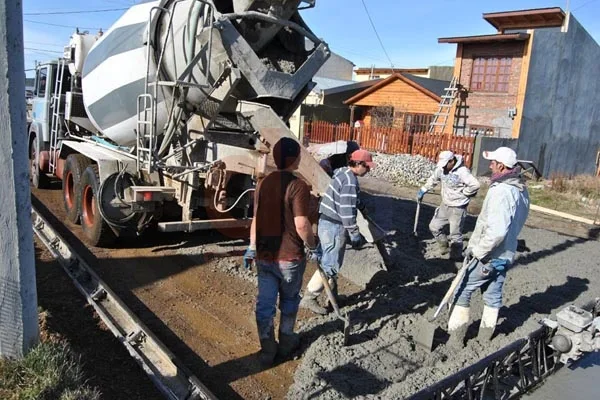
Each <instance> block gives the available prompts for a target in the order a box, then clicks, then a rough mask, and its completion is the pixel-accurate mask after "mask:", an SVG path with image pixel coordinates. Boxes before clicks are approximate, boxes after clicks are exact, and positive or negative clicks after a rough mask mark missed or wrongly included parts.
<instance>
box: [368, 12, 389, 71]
mask: <svg viewBox="0 0 600 400" xmlns="http://www.w3.org/2000/svg"><path fill="white" fill-rule="evenodd" d="M361 1H362V5H363V7H364V8H365V12H366V13H367V17H368V18H369V22H370V23H371V26H372V27H373V31H374V32H375V36H377V40H379V44H380V45H381V48H382V49H383V52H384V53H385V56H386V57H387V59H388V61H389V62H390V67H392V71H394V63H393V62H392V59H391V58H390V56H389V54H388V52H387V51H386V50H385V46H384V45H383V41H382V40H381V38H380V37H379V33H377V29H376V28H375V24H374V23H373V20H372V19H371V14H369V10H368V9H367V5H366V4H365V0H361Z"/></svg>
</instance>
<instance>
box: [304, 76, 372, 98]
mask: <svg viewBox="0 0 600 400" xmlns="http://www.w3.org/2000/svg"><path fill="white" fill-rule="evenodd" d="M313 81H314V82H315V83H316V84H317V85H316V86H315V87H314V88H313V91H315V92H319V93H323V94H324V95H329V94H334V93H340V92H345V91H348V90H355V89H364V88H368V87H371V86H373V85H375V84H376V83H378V82H379V81H381V79H373V80H370V81H362V82H356V81H347V80H342V79H331V78H322V77H318V76H315V77H313Z"/></svg>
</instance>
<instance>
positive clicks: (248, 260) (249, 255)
mask: <svg viewBox="0 0 600 400" xmlns="http://www.w3.org/2000/svg"><path fill="white" fill-rule="evenodd" d="M255 259H256V249H253V248H251V247H248V248H247V249H246V252H245V253H244V268H245V269H250V268H252V264H253V263H254V260H255Z"/></svg>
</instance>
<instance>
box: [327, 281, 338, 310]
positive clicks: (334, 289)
mask: <svg viewBox="0 0 600 400" xmlns="http://www.w3.org/2000/svg"><path fill="white" fill-rule="evenodd" d="M328 282H329V287H330V288H331V293H333V297H334V299H335V302H336V303H337V305H338V307H341V304H340V296H339V295H338V285H337V278H329V281H328ZM327 306H328V307H330V308H331V309H332V310H333V304H331V302H330V301H329V299H327Z"/></svg>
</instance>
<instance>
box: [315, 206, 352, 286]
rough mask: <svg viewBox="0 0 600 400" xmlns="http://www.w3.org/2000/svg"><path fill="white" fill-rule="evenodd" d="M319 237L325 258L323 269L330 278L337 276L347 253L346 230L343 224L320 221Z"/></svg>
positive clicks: (322, 260)
mask: <svg viewBox="0 0 600 400" xmlns="http://www.w3.org/2000/svg"><path fill="white" fill-rule="evenodd" d="M318 235H319V241H320V246H321V250H322V251H323V257H322V258H321V268H323V271H325V274H326V275H327V276H328V277H335V276H337V274H338V272H340V268H341V267H342V264H343V262H344V253H345V252H346V229H345V228H344V226H343V225H342V224H336V223H335V222H331V221H328V220H326V219H323V218H321V219H319V228H318Z"/></svg>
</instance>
